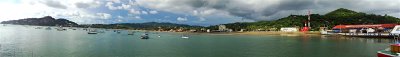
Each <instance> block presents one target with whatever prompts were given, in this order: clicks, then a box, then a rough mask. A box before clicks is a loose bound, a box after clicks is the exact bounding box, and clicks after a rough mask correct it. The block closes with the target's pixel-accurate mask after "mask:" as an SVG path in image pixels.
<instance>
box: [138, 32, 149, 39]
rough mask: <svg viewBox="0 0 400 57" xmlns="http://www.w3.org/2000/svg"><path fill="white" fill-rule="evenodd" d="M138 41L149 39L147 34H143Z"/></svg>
mask: <svg viewBox="0 0 400 57" xmlns="http://www.w3.org/2000/svg"><path fill="white" fill-rule="evenodd" d="M140 39H149V34H147V33H145V34H143V35H142V36H140Z"/></svg>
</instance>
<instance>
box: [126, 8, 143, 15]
mask: <svg viewBox="0 0 400 57" xmlns="http://www.w3.org/2000/svg"><path fill="white" fill-rule="evenodd" d="M129 13H131V14H136V15H139V14H141V13H140V11H139V10H135V9H130V10H129Z"/></svg>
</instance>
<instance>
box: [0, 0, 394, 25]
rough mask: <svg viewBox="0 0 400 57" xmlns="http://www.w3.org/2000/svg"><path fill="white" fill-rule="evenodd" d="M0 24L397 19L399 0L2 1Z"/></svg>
mask: <svg viewBox="0 0 400 57" xmlns="http://www.w3.org/2000/svg"><path fill="white" fill-rule="evenodd" d="M0 7H1V9H0V21H7V20H17V19H23V18H40V17H44V16H52V17H54V18H65V19H68V20H70V21H73V22H76V23H78V24H113V23H143V22H170V23H178V24H189V25H200V26H209V25H216V24H224V23H234V22H255V21H261V20H277V19H279V18H282V17H286V16H288V15H291V14H294V15H306V14H307V11H308V10H310V11H311V13H313V14H326V13H328V12H330V11H333V10H335V9H338V8H346V9H350V10H355V11H358V12H365V13H369V14H379V15H384V14H387V15H390V16H394V17H400V0H0Z"/></svg>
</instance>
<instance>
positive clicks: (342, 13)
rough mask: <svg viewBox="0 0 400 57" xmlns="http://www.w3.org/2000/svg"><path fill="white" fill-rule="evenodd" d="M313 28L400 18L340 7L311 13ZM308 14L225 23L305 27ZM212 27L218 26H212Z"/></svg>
mask: <svg viewBox="0 0 400 57" xmlns="http://www.w3.org/2000/svg"><path fill="white" fill-rule="evenodd" d="M310 16H311V20H310V22H311V30H318V29H319V27H328V28H332V27H333V26H335V25H340V24H387V23H400V19H399V18H396V17H393V16H388V15H384V16H382V15H375V14H366V13H362V12H355V11H352V10H348V9H344V8H339V9H337V10H335V11H332V12H329V13H327V14H325V15H319V14H311V15H310ZM307 18H308V16H307V15H290V16H287V17H284V18H281V19H278V20H274V21H258V22H237V23H229V24H224V25H226V27H227V28H231V29H233V30H235V31H238V30H240V29H247V30H277V29H279V28H282V27H303V26H304V23H305V22H306V21H307ZM209 28H211V29H216V28H218V27H217V26H210V27H209Z"/></svg>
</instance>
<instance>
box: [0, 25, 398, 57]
mask: <svg viewBox="0 0 400 57" xmlns="http://www.w3.org/2000/svg"><path fill="white" fill-rule="evenodd" d="M44 28H45V27H44ZM44 28H43V29H35V27H33V26H16V25H7V26H0V57H376V51H378V50H382V49H385V48H387V47H388V45H389V44H390V43H392V40H391V39H377V38H351V37H335V36H311V35H309V36H282V35H259V36H257V35H229V34H197V33H172V32H151V33H150V39H147V40H143V39H139V36H140V35H141V34H143V32H137V33H135V35H127V33H128V32H127V31H122V32H121V33H120V34H118V33H115V32H113V31H105V33H100V34H93V35H89V34H87V32H86V31H84V30H82V29H78V30H70V29H68V30H67V31H57V30H55V29H52V30H45V29H44ZM157 33H158V34H157ZM157 35H161V37H157ZM181 35H188V36H189V37H190V38H189V39H183V38H181Z"/></svg>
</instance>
